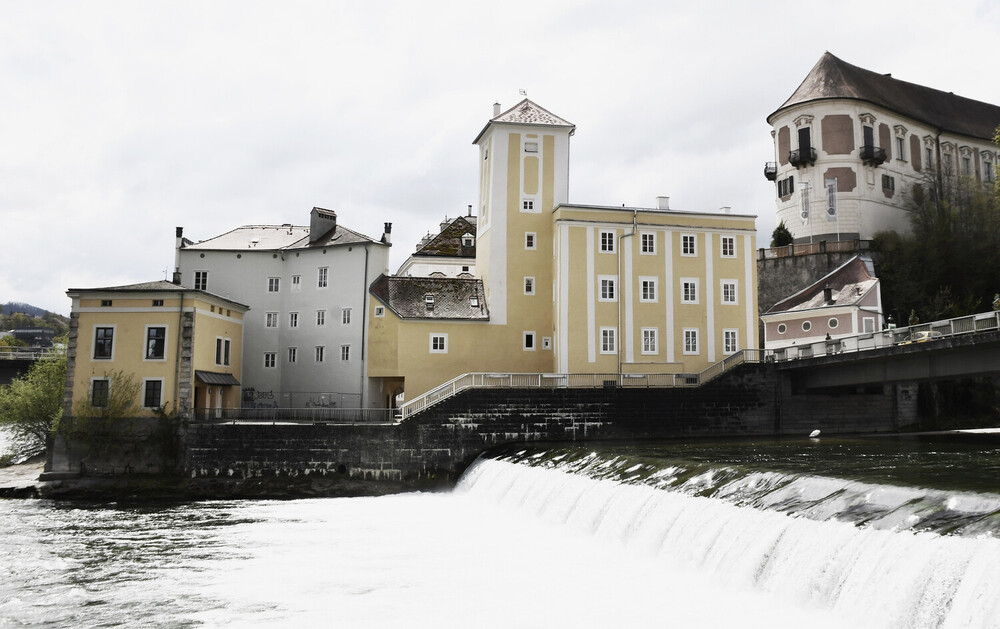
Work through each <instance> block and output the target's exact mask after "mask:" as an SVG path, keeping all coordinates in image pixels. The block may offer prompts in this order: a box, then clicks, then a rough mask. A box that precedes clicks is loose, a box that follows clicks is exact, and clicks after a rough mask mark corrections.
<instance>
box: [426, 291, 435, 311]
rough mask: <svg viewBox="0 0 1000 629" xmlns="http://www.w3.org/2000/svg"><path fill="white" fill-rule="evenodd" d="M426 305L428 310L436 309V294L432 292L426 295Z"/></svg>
mask: <svg viewBox="0 0 1000 629" xmlns="http://www.w3.org/2000/svg"><path fill="white" fill-rule="evenodd" d="M424 307H425V308H427V309H428V310H434V295H432V294H430V293H428V294H426V295H424Z"/></svg>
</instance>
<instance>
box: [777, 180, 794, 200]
mask: <svg viewBox="0 0 1000 629" xmlns="http://www.w3.org/2000/svg"><path fill="white" fill-rule="evenodd" d="M793 192H795V177H794V176H791V177H788V178H787V179H782V180H780V181H779V182H778V196H779V197H788V196H791V195H792V193H793Z"/></svg>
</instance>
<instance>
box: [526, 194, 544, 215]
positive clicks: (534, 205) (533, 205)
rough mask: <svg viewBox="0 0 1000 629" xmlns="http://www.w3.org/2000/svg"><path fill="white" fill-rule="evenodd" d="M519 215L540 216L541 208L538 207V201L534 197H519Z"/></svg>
mask: <svg viewBox="0 0 1000 629" xmlns="http://www.w3.org/2000/svg"><path fill="white" fill-rule="evenodd" d="M521 213H522V214H541V213H542V206H540V205H538V199H536V198H535V197H521Z"/></svg>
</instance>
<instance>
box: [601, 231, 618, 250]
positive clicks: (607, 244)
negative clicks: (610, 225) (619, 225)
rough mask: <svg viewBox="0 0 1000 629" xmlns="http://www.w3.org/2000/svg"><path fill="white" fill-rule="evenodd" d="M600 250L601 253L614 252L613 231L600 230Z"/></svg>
mask: <svg viewBox="0 0 1000 629" xmlns="http://www.w3.org/2000/svg"><path fill="white" fill-rule="evenodd" d="M601 252H602V253H614V252H615V232H609V231H602V232H601Z"/></svg>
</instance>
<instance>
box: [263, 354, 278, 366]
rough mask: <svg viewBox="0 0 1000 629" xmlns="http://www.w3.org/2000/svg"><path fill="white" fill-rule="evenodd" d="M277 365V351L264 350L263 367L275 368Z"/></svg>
mask: <svg viewBox="0 0 1000 629" xmlns="http://www.w3.org/2000/svg"><path fill="white" fill-rule="evenodd" d="M269 363H270V364H269ZM277 366H278V352H264V369H275V368H277Z"/></svg>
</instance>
